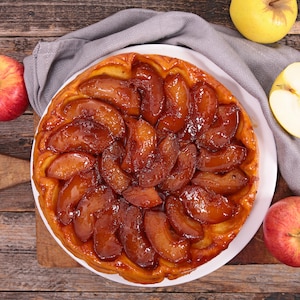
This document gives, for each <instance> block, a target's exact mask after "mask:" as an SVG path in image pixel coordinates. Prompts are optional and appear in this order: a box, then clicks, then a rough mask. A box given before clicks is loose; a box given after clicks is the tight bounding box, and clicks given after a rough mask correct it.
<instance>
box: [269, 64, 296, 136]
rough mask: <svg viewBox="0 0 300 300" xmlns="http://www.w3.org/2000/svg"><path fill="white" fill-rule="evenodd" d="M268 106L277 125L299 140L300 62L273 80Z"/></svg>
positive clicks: (291, 65)
mask: <svg viewBox="0 0 300 300" xmlns="http://www.w3.org/2000/svg"><path fill="white" fill-rule="evenodd" d="M269 104H270V108H271V110H272V112H273V115H274V117H275V118H276V120H277V121H278V123H279V124H280V125H281V126H282V127H283V128H284V129H285V130H286V131H287V132H288V133H290V134H291V135H294V136H296V137H299V138H300V62H295V63H292V64H290V65H288V66H287V67H286V68H285V69H284V70H283V71H282V72H281V73H280V74H279V75H278V77H277V78H276V79H275V81H274V83H273V85H272V88H271V90H270V93H269Z"/></svg>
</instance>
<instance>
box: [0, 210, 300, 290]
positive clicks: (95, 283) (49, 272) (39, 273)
mask: <svg viewBox="0 0 300 300" xmlns="http://www.w3.org/2000/svg"><path fill="white" fill-rule="evenodd" d="M0 230H1V240H0V265H1V269H2V270H3V273H2V274H1V275H0V276H1V280H0V291H20V292H21V291H22V292H26V291H52V292H54V291H64V292H74V291H75V292H76V291H85V292H102V293H110V292H112V291H114V292H116V293H120V292H126V293H128V292H129V293H134V292H137V293H139V292H141V293H142V292H148V293H149V292H158V291H159V292H169V293H198V292H201V293H212V292H215V293H243V292H249V293H292V292H293V293H300V285H299V275H300V269H299V268H291V267H287V266H285V265H282V264H270V265H261V264H253V265H226V266H224V267H222V268H220V269H219V270H217V271H215V272H213V273H211V274H209V275H207V276H205V277H203V278H200V279H198V280H195V281H193V282H190V283H186V284H182V285H178V286H174V287H168V288H158V289H155V288H149V287H145V288H136V287H130V286H127V285H121V284H118V283H114V282H111V281H109V280H106V279H104V278H102V277H100V276H98V275H95V274H94V273H92V272H90V271H88V270H86V269H84V268H82V267H78V268H44V267H41V266H40V265H39V264H38V262H37V260H36V237H35V214H34V213H33V212H27V213H21V214H20V213H13V212H10V213H7V212H4V213H0ZM4 270H5V271H4Z"/></svg>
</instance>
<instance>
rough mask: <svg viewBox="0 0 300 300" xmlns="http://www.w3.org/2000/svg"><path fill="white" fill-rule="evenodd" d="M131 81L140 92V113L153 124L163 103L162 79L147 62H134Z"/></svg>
mask: <svg viewBox="0 0 300 300" xmlns="http://www.w3.org/2000/svg"><path fill="white" fill-rule="evenodd" d="M132 77H133V78H132V82H133V84H134V85H135V86H136V88H137V90H138V91H139V93H140V94H141V115H142V116H143V118H144V119H145V120H146V121H148V122H149V123H150V124H151V125H155V124H156V122H157V120H158V118H159V116H160V114H161V112H162V109H163V107H164V103H165V93H164V80H163V78H162V77H161V76H160V75H159V74H158V73H157V72H156V70H155V69H154V68H153V67H151V66H150V65H149V64H147V63H143V62H139V61H137V62H134V64H133V67H132Z"/></svg>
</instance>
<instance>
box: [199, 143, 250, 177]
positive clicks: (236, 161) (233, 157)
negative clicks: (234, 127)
mask: <svg viewBox="0 0 300 300" xmlns="http://www.w3.org/2000/svg"><path fill="white" fill-rule="evenodd" d="M246 155H247V149H246V148H245V147H243V146H239V145H229V146H228V147H226V148H223V149H221V150H219V151H216V152H211V151H208V150H207V149H205V148H202V149H201V150H200V153H199V155H198V157H197V169H199V170H200V171H206V172H226V171H230V170H232V169H234V168H235V167H236V166H238V165H240V164H241V163H242V161H243V160H244V159H245V158H246Z"/></svg>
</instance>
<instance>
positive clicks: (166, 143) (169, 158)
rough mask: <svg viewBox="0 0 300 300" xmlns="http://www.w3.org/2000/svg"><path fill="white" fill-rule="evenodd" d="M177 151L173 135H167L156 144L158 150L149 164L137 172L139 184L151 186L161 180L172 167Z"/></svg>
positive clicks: (177, 145) (177, 147) (175, 139)
mask: <svg viewBox="0 0 300 300" xmlns="http://www.w3.org/2000/svg"><path fill="white" fill-rule="evenodd" d="M178 153H179V144H178V141H177V138H176V136H175V135H172V134H169V135H167V136H166V137H165V138H164V139H163V140H162V141H161V142H160V143H159V145H158V151H157V153H156V155H155V159H154V161H153V162H152V164H151V165H149V166H147V167H146V168H144V169H142V171H141V172H140V173H139V185H140V186H142V187H153V186H156V185H158V184H160V183H161V182H163V181H164V180H165V179H166V178H167V176H168V175H169V174H170V172H171V170H172V168H173V167H174V165H175V163H176V160H177V156H178Z"/></svg>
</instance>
